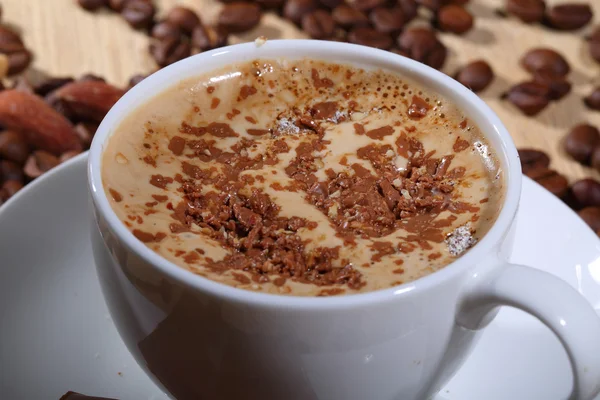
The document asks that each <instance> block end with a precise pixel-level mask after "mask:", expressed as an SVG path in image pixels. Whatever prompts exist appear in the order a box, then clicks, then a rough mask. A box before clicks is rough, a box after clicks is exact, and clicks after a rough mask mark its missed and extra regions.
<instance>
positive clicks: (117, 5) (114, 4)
mask: <svg viewBox="0 0 600 400" xmlns="http://www.w3.org/2000/svg"><path fill="white" fill-rule="evenodd" d="M127 1H129V0H108V7H109V8H110V9H111V10H113V11H116V12H121V10H123V7H125V3H126V2H127Z"/></svg>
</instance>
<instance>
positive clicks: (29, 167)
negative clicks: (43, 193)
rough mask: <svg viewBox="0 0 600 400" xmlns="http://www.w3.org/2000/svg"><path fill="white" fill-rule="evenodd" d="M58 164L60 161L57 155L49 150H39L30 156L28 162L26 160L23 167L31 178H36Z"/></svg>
mask: <svg viewBox="0 0 600 400" xmlns="http://www.w3.org/2000/svg"><path fill="white" fill-rule="evenodd" d="M58 164H60V162H59V160H58V158H57V157H56V156H53V155H52V154H50V153H48V152H47V151H42V150H38V151H34V152H33V154H31V155H30V156H29V158H28V159H27V162H25V167H23V172H25V175H26V176H27V177H28V178H29V179H35V178H37V177H39V176H41V175H42V174H43V173H45V172H48V171H49V170H51V169H52V168H54V167H56V166H57V165H58Z"/></svg>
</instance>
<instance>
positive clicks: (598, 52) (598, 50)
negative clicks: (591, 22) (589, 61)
mask: <svg viewBox="0 0 600 400" xmlns="http://www.w3.org/2000/svg"><path fill="white" fill-rule="evenodd" d="M589 51H590V56H591V57H592V58H593V59H594V60H596V62H598V63H600V27H598V28H596V30H595V31H594V32H593V33H592V34H591V35H590V38H589Z"/></svg>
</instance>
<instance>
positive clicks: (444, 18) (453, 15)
mask: <svg viewBox="0 0 600 400" xmlns="http://www.w3.org/2000/svg"><path fill="white" fill-rule="evenodd" d="M437 24H438V26H439V27H440V28H441V29H442V30H444V31H446V32H452V33H455V34H457V35H462V34H463V33H466V32H468V31H469V30H471V28H473V16H472V15H471V14H470V13H469V12H468V11H467V10H465V9H464V8H463V7H461V6H458V5H456V4H449V5H447V6H444V7H442V8H440V10H439V11H438V13H437Z"/></svg>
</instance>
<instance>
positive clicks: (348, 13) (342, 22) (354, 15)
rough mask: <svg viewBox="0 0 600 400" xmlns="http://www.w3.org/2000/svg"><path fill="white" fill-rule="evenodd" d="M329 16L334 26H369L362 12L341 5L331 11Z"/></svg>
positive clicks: (367, 19)
mask: <svg viewBox="0 0 600 400" xmlns="http://www.w3.org/2000/svg"><path fill="white" fill-rule="evenodd" d="M331 16H332V18H333V20H334V21H335V23H336V24H338V25H339V26H342V27H344V28H348V29H350V28H358V27H362V26H367V25H369V18H367V16H366V15H365V14H364V13H363V12H362V11H358V10H355V9H354V8H352V7H350V6H348V5H346V4H342V5H340V6H337V7H336V8H334V9H333V11H332V13H331Z"/></svg>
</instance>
